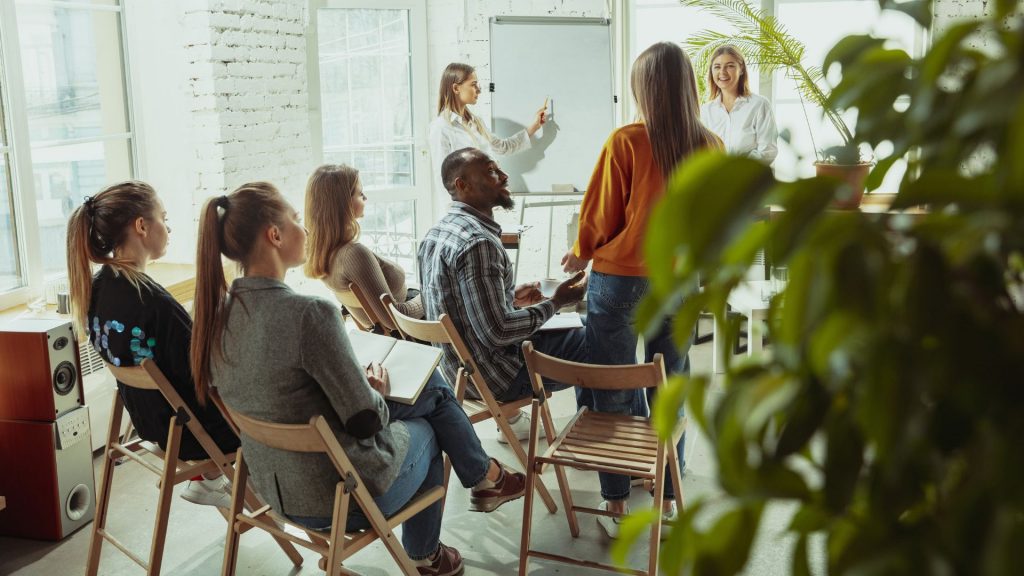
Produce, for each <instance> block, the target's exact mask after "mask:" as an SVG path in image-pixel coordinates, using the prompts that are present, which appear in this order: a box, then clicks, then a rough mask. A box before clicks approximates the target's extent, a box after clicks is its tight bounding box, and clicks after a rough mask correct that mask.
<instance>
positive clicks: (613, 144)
mask: <svg viewBox="0 0 1024 576" xmlns="http://www.w3.org/2000/svg"><path fill="white" fill-rule="evenodd" d="M617 136H618V133H617V132H613V133H612V135H611V136H609V137H608V141H607V142H605V144H604V148H602V149H601V156H600V157H599V158H598V159H597V166H595V167H594V173H593V174H592V175H591V176H590V183H589V184H587V191H586V192H585V193H584V194H583V202H582V204H581V205H580V226H579V233H578V235H577V236H576V243H575V245H574V246H573V253H574V254H576V256H577V257H578V258H582V259H584V260H590V259H592V258H593V257H594V251H595V250H597V249H598V248H600V247H601V246H603V245H605V244H607V243H608V241H610V240H611V239H612V238H614V237H615V235H616V234H618V233H619V232H621V231H622V228H623V226H624V225H625V222H626V201H627V199H628V194H629V190H630V181H631V179H632V175H631V173H632V164H633V162H632V160H633V159H632V157H631V156H630V155H629V151H628V147H627V146H625V145H624V141H623V140H620V139H619V138H617Z"/></svg>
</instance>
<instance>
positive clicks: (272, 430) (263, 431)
mask: <svg viewBox="0 0 1024 576" xmlns="http://www.w3.org/2000/svg"><path fill="white" fill-rule="evenodd" d="M217 399H218V402H219V406H221V410H222V411H223V412H224V415H225V417H226V418H228V420H229V421H230V422H232V423H233V424H234V425H235V426H237V427H238V431H239V433H240V434H245V435H246V436H248V437H249V438H251V439H252V440H253V441H255V442H259V443H260V444H263V445H264V446H269V447H270V448H276V449H278V450H287V451H289V452H305V453H323V454H327V456H328V457H330V459H331V461H332V462H334V466H335V468H337V470H338V473H339V474H340V475H341V477H342V478H345V477H346V476H347V475H349V474H351V475H352V476H354V477H355V478H356V479H357V480H358V481H359V482H360V483H361V482H362V480H361V479H360V478H359V473H358V472H357V471H356V469H355V466H353V465H352V461H351V460H349V458H348V455H346V454H345V449H344V448H342V447H341V443H339V442H338V439H337V438H336V437H335V436H334V431H332V430H331V425H330V424H328V423H327V419H326V418H324V417H323V416H322V415H319V414H318V415H316V416H313V417H312V418H310V419H309V422H308V423H306V424H279V423H277V422H267V421H265V420H259V419H256V418H253V417H252V416H248V415H246V414H243V413H241V412H239V411H237V410H233V409H231V408H229V407H228V406H227V405H226V404H224V402H223V401H222V400H221V399H220V396H219V395H218V396H217Z"/></svg>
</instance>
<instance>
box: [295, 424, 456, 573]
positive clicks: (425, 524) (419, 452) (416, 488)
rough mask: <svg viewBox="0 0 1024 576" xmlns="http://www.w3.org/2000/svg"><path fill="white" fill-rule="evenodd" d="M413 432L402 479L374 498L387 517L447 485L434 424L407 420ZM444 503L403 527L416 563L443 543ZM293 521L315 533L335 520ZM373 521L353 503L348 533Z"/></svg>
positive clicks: (298, 518) (404, 539) (404, 540)
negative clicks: (442, 515) (432, 489)
mask: <svg viewBox="0 0 1024 576" xmlns="http://www.w3.org/2000/svg"><path fill="white" fill-rule="evenodd" d="M403 423H404V424H405V426H406V428H407V429H408V430H409V451H408V452H406V454H405V460H404V461H402V466H401V468H400V469H399V472H398V477H397V478H395V481H394V482H392V483H391V487H390V488H388V490H387V492H385V493H384V494H381V495H380V496H378V497H376V498H374V499H373V501H374V502H376V503H377V506H378V507H379V508H380V511H381V513H382V514H384V516H391V515H393V514H395V513H397V512H398V511H399V510H401V509H402V508H403V507H404V506H405V505H406V504H407V503H408V502H409V500H411V499H412V498H413V497H414V496H416V494H417V493H419V492H423V491H426V490H429V489H431V488H433V487H434V486H441V485H442V484H444V464H443V461H442V459H441V451H440V450H439V449H438V446H437V442H436V441H435V439H434V431H433V429H432V428H431V426H430V424H428V423H427V421H426V420H424V419H422V418H416V419H413V420H405V421H404V422H403ZM442 512H443V510H442V508H441V501H440V500H438V501H437V502H434V503H433V504H431V505H430V506H428V507H426V508H424V509H423V510H422V511H421V512H420V513H419V514H417V515H415V516H413V517H412V518H409V519H408V520H406V521H405V522H404V523H403V524H402V545H403V546H404V547H405V551H406V552H407V553H408V554H409V557H410V558H412V559H413V560H422V559H424V558H428V557H430V555H432V554H433V553H434V552H435V551H437V546H438V544H439V543H440V541H441V514H442ZM290 518H291V519H292V520H293V521H295V522H297V523H299V524H302V525H303V526H306V527H307V528H311V529H313V530H329V529H330V528H331V518H321V517H309V516H291V517H290ZM369 527H370V522H369V521H368V520H367V519H366V516H365V515H364V514H363V511H362V509H361V508H359V506H358V505H356V504H355V503H352V504H350V508H349V513H348V521H347V522H345V530H346V531H349V532H351V531H354V530H366V529H368V528H369Z"/></svg>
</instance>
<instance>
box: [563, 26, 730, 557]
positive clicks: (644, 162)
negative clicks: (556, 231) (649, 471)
mask: <svg viewBox="0 0 1024 576" xmlns="http://www.w3.org/2000/svg"><path fill="white" fill-rule="evenodd" d="M630 83H631V85H632V89H633V97H634V99H635V100H636V103H637V108H638V110H639V116H640V121H639V122H637V123H634V124H629V125H626V126H623V127H621V128H619V129H617V130H615V131H614V132H612V134H611V136H609V138H608V141H607V142H606V143H605V145H604V149H603V150H602V151H601V157H600V158H599V159H598V161H597V166H596V168H595V169H594V174H593V175H592V176H591V178H590V184H589V185H588V186H587V192H586V194H585V195H584V197H583V204H582V206H581V207H580V226H579V236H578V237H577V239H576V243H575V245H574V246H573V249H572V250H571V251H569V252H568V253H567V254H566V255H565V257H564V258H562V264H563V265H564V266H565V271H566V272H576V271H578V270H582V269H584V268H586V267H587V264H588V263H589V262H590V261H591V260H593V262H594V264H593V269H592V272H591V276H590V282H589V285H588V288H587V341H588V344H589V346H590V354H591V362H594V363H596V364H634V363H636V353H635V351H636V343H637V332H636V328H635V326H634V324H633V313H634V310H635V308H636V306H637V304H638V303H639V302H640V300H641V299H642V298H643V297H644V295H645V294H646V293H647V289H648V280H647V268H646V266H645V264H644V259H643V239H644V233H645V232H646V229H647V219H648V216H649V215H650V213H651V210H652V209H653V207H654V205H655V203H657V201H658V200H659V199H660V198H661V196H662V194H664V193H665V182H666V181H667V180H668V176H669V174H671V173H672V171H673V170H674V169H675V167H676V166H677V165H678V164H679V163H680V162H682V161H684V160H685V159H686V158H687V157H688V156H690V154H693V153H694V152H697V151H699V150H701V149H703V148H708V147H719V148H720V147H721V141H720V140H719V139H718V137H717V136H715V135H714V134H713V133H712V132H711V131H710V130H708V129H707V128H705V127H704V125H703V124H701V122H700V101H699V99H698V97H697V83H696V80H695V77H694V73H693V65H692V64H691V63H690V59H689V58H687V56H686V54H685V53H684V52H683V51H682V50H681V49H680V48H679V46H677V45H676V44H672V43H668V42H661V43H658V44H655V45H653V46H651V47H650V48H648V49H647V50H645V51H644V52H643V53H642V54H640V56H639V57H637V59H636V62H634V63H633V71H632V75H631V78H630ZM687 348H688V347H687ZM645 349H646V350H645V353H646V361H648V362H650V361H651V359H652V358H653V357H654V355H655V354H658V353H661V354H663V355H664V358H665V364H666V367H667V368H668V370H669V371H670V372H673V373H682V372H687V371H688V370H689V362H688V358H687V355H686V354H687V350H685V349H684V350H679V349H678V348H677V347H676V346H675V344H674V343H673V342H672V331H671V327H670V325H669V322H668V320H666V322H665V325H664V327H663V328H662V330H661V332H660V333H659V334H658V335H657V336H656V337H655V338H653V339H650V340H648V341H647V345H646V347H645ZM651 391H653V389H650V390H649V392H651ZM587 392H589V391H582V393H581V395H580V397H579V398H578V402H579V403H580V404H581V405H587V406H589V407H591V408H593V409H595V410H598V411H601V412H616V413H632V414H636V415H641V416H646V415H647V408H646V406H645V404H646V402H645V401H644V398H643V397H642V395H640V394H639V393H637V392H636V391H634V390H614V391H597V392H591V393H590V394H587ZM678 454H679V465H680V469H682V468H683V467H684V464H683V462H684V461H683V442H682V441H680V442H679V447H678ZM600 479H601V496H602V497H603V498H604V500H605V501H604V502H602V503H601V509H603V510H608V511H610V512H613V513H625V512H627V509H626V499H627V498H629V489H630V485H629V478H627V477H625V476H621V475H616V474H605V473H601V474H600ZM674 508H675V494H674V492H673V489H672V483H671V482H666V483H665V509H664V512H665V513H666V514H668V515H671V514H673V513H674ZM597 520H598V524H600V525H601V526H602V527H603V528H604V529H605V531H606V532H608V535H609V536H610V537H612V538H615V537H616V536H617V535H618V519H613V518H611V517H606V516H597Z"/></svg>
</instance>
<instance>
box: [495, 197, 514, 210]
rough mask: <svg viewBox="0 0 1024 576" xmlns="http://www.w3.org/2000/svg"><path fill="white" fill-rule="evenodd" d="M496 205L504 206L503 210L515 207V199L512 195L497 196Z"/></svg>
mask: <svg viewBox="0 0 1024 576" xmlns="http://www.w3.org/2000/svg"><path fill="white" fill-rule="evenodd" d="M498 207H499V208H504V209H505V210H511V209H513V208H515V207H516V199H515V198H513V197H512V196H499V197H498Z"/></svg>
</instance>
